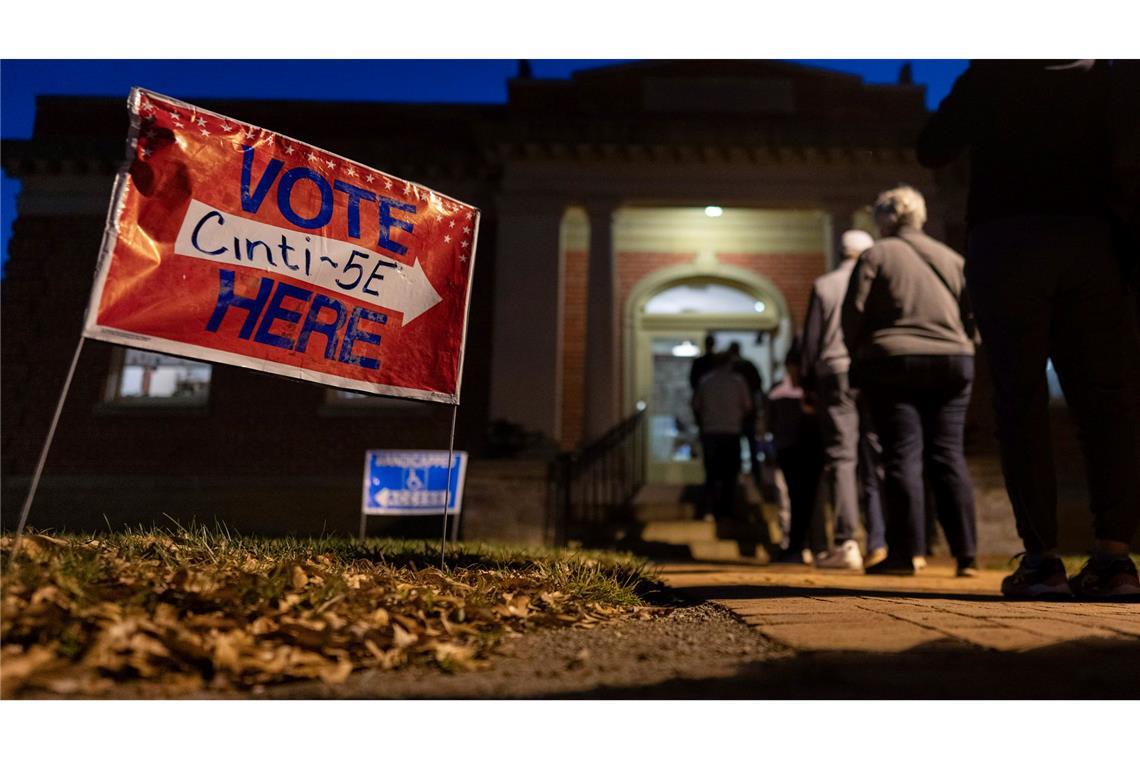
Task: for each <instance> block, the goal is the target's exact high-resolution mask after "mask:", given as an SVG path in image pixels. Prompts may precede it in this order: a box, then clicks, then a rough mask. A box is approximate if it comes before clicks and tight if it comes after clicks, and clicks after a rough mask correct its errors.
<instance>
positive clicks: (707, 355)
mask: <svg viewBox="0 0 1140 760" xmlns="http://www.w3.org/2000/svg"><path fill="white" fill-rule="evenodd" d="M715 359H716V336H714V335H713V334H712V333H709V334H708V335H706V336H705V352H704V353H703V354H701V355H700V356H698V357H697V358H696V359H693V364H692V366H690V367H689V387H690V388H691V389H692V391H693V393H696V392H697V386H698V385H700V384H701V378H702V377H704V376H705V374H706V373H707V372H708V371H709V370H710V369H712V365H713V361H714V360H715Z"/></svg>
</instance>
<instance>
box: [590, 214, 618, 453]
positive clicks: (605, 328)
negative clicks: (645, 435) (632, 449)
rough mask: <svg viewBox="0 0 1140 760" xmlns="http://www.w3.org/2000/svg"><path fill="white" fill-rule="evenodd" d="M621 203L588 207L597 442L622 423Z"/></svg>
mask: <svg viewBox="0 0 1140 760" xmlns="http://www.w3.org/2000/svg"><path fill="white" fill-rule="evenodd" d="M615 208H616V203H615V202H613V201H608V200H607V201H596V202H592V203H589V204H587V206H586V212H587V214H588V215H589V217H590V254H589V262H590V263H589V270H588V273H587V290H588V292H587V296H586V437H587V438H588V439H593V438H596V437H597V436H599V435H601V434H602V433H604V432H605V431H606V430H608V429H609V428H610V427H612V426H613V425H615V424H616V423H617V422H618V421H619V420H620V418H621V413H620V404H621V375H620V372H619V370H620V367H621V357H619V356H618V355H617V352H618V345H619V342H618V325H619V320H618V318H617V310H618V303H617V277H616V273H615V271H614V260H615V256H614V246H613V215H614V209H615Z"/></svg>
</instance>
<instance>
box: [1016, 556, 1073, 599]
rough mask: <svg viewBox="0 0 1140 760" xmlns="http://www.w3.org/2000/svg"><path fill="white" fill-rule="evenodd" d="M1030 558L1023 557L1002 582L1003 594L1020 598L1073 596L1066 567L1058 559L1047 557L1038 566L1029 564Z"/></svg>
mask: <svg viewBox="0 0 1140 760" xmlns="http://www.w3.org/2000/svg"><path fill="white" fill-rule="evenodd" d="M1027 559H1028V557H1025V556H1022V558H1021V564H1020V565H1018V566H1017V569H1016V570H1014V571H1013V574H1012V575H1007V576H1006V577H1005V579H1004V580H1002V582H1001V593H1002V594H1004V595H1005V596H1011V597H1018V598H1033V597H1042V596H1045V597H1049V596H1063V597H1069V596H1072V595H1073V590H1072V589H1071V588H1069V579H1068V577H1067V576H1066V575H1065V565H1064V563H1063V562H1061V560H1060V559H1059V558H1057V557H1045V558H1044V559H1041V560H1039V561H1038V562H1037V563H1036V564H1029V563H1028V562H1027V561H1026V560H1027Z"/></svg>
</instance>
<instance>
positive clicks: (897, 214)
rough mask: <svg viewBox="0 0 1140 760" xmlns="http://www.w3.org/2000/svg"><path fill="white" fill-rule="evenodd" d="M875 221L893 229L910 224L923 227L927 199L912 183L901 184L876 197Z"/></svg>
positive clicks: (910, 225) (919, 227) (918, 227)
mask: <svg viewBox="0 0 1140 760" xmlns="http://www.w3.org/2000/svg"><path fill="white" fill-rule="evenodd" d="M874 212H875V222H876V223H877V224H878V225H879V226H881V227H886V228H888V229H891V230H897V229H898V228H899V227H902V226H908V227H915V228H917V229H920V230H921V229H922V225H924V224H926V199H925V198H923V197H922V193H920V192H918V191H917V190H915V189H914V188H913V187H911V186H910V185H899V186H898V187H893V188H891V189H890V190H885V191H883V192H882V193H879V197H878V198H876V199H875V207H874Z"/></svg>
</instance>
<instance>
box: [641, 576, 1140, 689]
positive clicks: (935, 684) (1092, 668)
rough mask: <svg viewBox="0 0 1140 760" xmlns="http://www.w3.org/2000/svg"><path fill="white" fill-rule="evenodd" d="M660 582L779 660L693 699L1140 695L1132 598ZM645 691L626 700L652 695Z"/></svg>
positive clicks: (818, 582) (808, 582)
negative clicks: (717, 609) (738, 624)
mask: <svg viewBox="0 0 1140 760" xmlns="http://www.w3.org/2000/svg"><path fill="white" fill-rule="evenodd" d="M661 570H662V576H661V577H662V579H663V580H664V581H665V582H666V583H668V584H669V585H671V586H673V587H674V588H676V589H677V590H678V591H680V592H681V593H683V594H685V595H687V596H689V597H691V598H694V599H696V600H705V601H712V602H715V603H717V604H720V605H723V606H724V607H726V608H728V609H729V610H730V611H731V612H732V613H734V614H735V615H736V616H738V617H739V618H740V619H741V620H743V621H744V623H745V624H746V625H747V626H748V627H749V628H750V629H751V630H753V631H755V632H756V633H758V634H759V635H761V636H763V637H764V638H765V639H767V640H768V641H770V642H772V645H773V646H776V647H783V648H784V656H783V657H780V658H776V659H772V660H769V661H768V662H765V663H762V664H756V665H749V666H745V667H743V668H742V669H741V670H740V671H739V672H738V673H737V675H736V676H734V677H732V678H729V679H723V680H709V681H704V682H699V683H688V684H683V685H682V684H676V686H677V687H678V691H679V692H682V693H685V694H687V695H688V696H707V697H716V698H722V699H723V698H748V699H757V698H760V699H787V698H801V699H802V698H848V699H850V698H856V699H865V698H880V699H882V698H886V699H899V698H902V699H907V698H941V699H959V698H966V699H995V698H1017V699H1038V698H1046V699H1073V698H1101V699H1104V698H1126V699H1138V698H1140V605H1138V604H1128V603H1103V604H1096V603H1086V602H1074V601H1068V602H1062V601H1058V602H1040V601H1009V600H1005V599H1003V598H1002V597H1001V596H1000V595H999V594H998V591H997V589H998V588H999V584H1000V582H1001V578H1002V576H1003V575H1004V573H1002V572H997V571H983V572H982V574H981V576H980V577H978V578H970V579H958V578H955V577H954V576H953V569H952V567H951V566H950V565H948V564H946V565H940V564H932V565H931V567H930V568H929V569H928V570H927V571H926V572H924V573H922V574H920V575H918V576H915V577H911V578H906V577H903V578H900V577H869V576H865V575H862V574H855V573H847V572H843V571H815V570H812V569H810V568H806V567H799V566H783V565H777V566H755V565H753V566H745V565H714V564H696V563H692V564H676V565H665V566H662V567H661ZM649 695H650V694H647V693H645V692H642V693H640V694H636V695H635V694H632V693H631V694H629V696H649Z"/></svg>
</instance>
